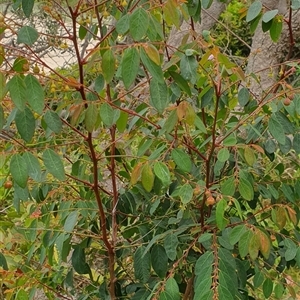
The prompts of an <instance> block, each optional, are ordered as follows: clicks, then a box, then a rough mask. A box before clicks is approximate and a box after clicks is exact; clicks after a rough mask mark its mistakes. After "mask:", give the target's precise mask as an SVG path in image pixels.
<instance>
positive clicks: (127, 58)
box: [121, 48, 140, 89]
mask: <svg viewBox="0 0 300 300" xmlns="http://www.w3.org/2000/svg"><path fill="white" fill-rule="evenodd" d="M139 66H140V55H139V53H138V51H137V49H136V48H128V49H126V50H125V52H124V55H123V59H122V62H121V70H122V80H123V82H124V85H125V88H126V89H129V88H130V86H131V85H132V84H133V82H134V80H135V78H136V75H137V73H138V71H139Z"/></svg>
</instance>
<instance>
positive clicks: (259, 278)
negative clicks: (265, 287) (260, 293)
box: [253, 271, 265, 288]
mask: <svg viewBox="0 0 300 300" xmlns="http://www.w3.org/2000/svg"><path fill="white" fill-rule="evenodd" d="M264 279H265V276H264V274H263V272H260V271H258V272H256V273H255V275H254V277H253V285H254V287H255V288H259V287H260V286H261V285H262V283H263V282H264Z"/></svg>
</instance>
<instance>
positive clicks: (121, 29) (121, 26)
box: [116, 14, 129, 35]
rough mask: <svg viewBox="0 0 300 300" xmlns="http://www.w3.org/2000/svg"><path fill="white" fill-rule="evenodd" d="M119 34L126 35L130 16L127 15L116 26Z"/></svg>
mask: <svg viewBox="0 0 300 300" xmlns="http://www.w3.org/2000/svg"><path fill="white" fill-rule="evenodd" d="M116 30H117V32H118V34H122V35H124V34H125V33H126V32H127V31H128V30H129V14H125V15H124V16H122V18H121V19H119V20H118V22H117V24H116Z"/></svg>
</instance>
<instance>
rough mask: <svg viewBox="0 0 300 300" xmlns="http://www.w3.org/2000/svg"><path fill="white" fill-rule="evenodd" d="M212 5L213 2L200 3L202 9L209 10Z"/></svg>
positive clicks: (203, 1)
mask: <svg viewBox="0 0 300 300" xmlns="http://www.w3.org/2000/svg"><path fill="white" fill-rule="evenodd" d="M212 3H213V0H202V1H201V4H202V7H203V8H204V9H208V8H210V6H211V5H212Z"/></svg>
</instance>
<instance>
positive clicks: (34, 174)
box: [23, 152, 42, 181]
mask: <svg viewBox="0 0 300 300" xmlns="http://www.w3.org/2000/svg"><path fill="white" fill-rule="evenodd" d="M23 158H24V159H25V161H26V164H27V168H28V175H29V176H30V177H31V178H32V179H33V180H36V181H40V180H41V174H42V171H41V166H40V163H39V160H38V159H37V158H36V157H35V156H34V155H33V154H32V153H30V152H25V153H24V154H23Z"/></svg>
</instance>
